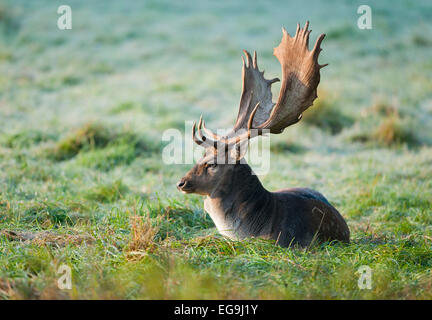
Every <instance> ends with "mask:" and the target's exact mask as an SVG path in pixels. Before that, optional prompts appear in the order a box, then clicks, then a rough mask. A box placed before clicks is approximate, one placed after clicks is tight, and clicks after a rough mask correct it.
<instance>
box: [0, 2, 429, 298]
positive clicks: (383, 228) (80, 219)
mask: <svg viewBox="0 0 432 320" xmlns="http://www.w3.org/2000/svg"><path fill="white" fill-rule="evenodd" d="M67 2H68V3H67V4H69V5H70V6H71V8H72V14H73V28H72V30H59V29H58V28H57V19H58V17H59V16H60V15H59V14H57V8H58V6H60V5H62V4H65V3H64V1H60V2H59V1H52V0H40V1H29V0H28V1H24V0H6V1H2V2H0V297H1V298H3V299H57V298H59V299H256V298H258V299H432V274H431V269H432V210H431V208H432V24H431V21H432V6H431V5H430V1H429V0H424V1H415V3H414V2H408V1H397V2H394V1H379V2H370V3H369V5H370V6H371V8H372V17H373V27H372V29H371V30H361V29H359V28H358V27H357V19H358V17H359V16H360V15H359V14H357V8H358V6H359V5H361V4H368V3H364V2H358V1H313V3H311V4H309V5H308V6H306V5H301V4H300V2H292V3H289V2H288V1H284V2H281V1H265V2H258V1H257V2H253V1H239V2H234V1H228V0H223V1H172V2H168V1H165V0H163V1H161V0H157V1H156V0H155V1H115V2H114V1H112V2H108V1H84V0H82V1H75V0H74V1H72V0H70V1H67ZM306 20H310V22H311V29H312V30H313V31H312V34H311V37H312V39H311V42H312V41H315V38H316V37H317V36H318V35H319V34H320V33H326V34H327V36H326V38H325V40H324V42H323V45H322V47H323V52H322V54H321V56H320V63H329V66H328V67H326V68H324V69H322V73H321V83H320V86H319V94H318V95H319V98H318V100H317V101H316V102H315V104H314V106H313V107H311V108H310V109H309V110H308V111H307V112H306V113H305V115H304V119H303V120H302V121H301V122H300V123H299V124H297V125H295V126H293V127H290V128H289V129H287V130H285V132H284V133H283V134H282V135H277V136H272V137H271V152H272V153H271V168H270V171H269V173H268V174H266V175H262V176H260V179H261V181H262V183H263V185H264V186H265V187H266V188H267V189H269V190H277V189H280V188H286V187H296V186H303V187H310V188H313V189H316V190H318V191H320V192H322V193H323V194H324V195H325V196H326V197H327V198H328V199H329V200H330V202H331V203H332V204H333V205H334V206H335V207H336V208H338V210H339V211H340V212H341V214H342V215H343V216H344V217H345V219H346V220H347V223H348V225H349V227H350V230H351V243H350V244H349V245H344V244H334V245H329V244H322V245H317V246H314V247H311V248H308V249H306V250H301V249H286V248H281V247H279V246H275V243H274V242H273V241H266V240H260V239H250V240H247V241H242V242H236V241H231V240H227V239H225V238H223V237H222V236H220V235H218V234H217V231H216V230H215V228H214V224H213V222H212V221H211V219H210V218H209V217H208V215H206V213H205V211H204V209H203V198H202V197H200V196H197V195H183V194H181V193H180V192H178V191H177V190H176V182H177V181H178V180H179V179H180V178H181V177H182V176H183V175H184V173H185V172H186V171H187V170H188V169H189V168H190V167H191V164H187V165H186V164H185V165H168V164H164V163H163V161H162V158H161V153H162V150H163V148H164V146H165V145H166V142H163V141H162V139H161V136H162V134H163V133H164V132H165V130H167V129H170V128H175V129H178V130H181V131H182V132H183V133H184V130H185V121H193V120H198V119H199V116H200V114H203V115H204V117H205V119H206V120H207V126H208V127H210V128H229V127H230V126H232V124H233V122H234V120H235V116H236V114H237V106H238V101H239V97H240V92H241V59H240V57H241V54H242V50H243V49H247V50H249V51H253V50H256V51H257V53H258V59H259V65H260V67H261V69H265V70H266V76H267V77H268V78H273V77H277V76H280V66H279V64H278V62H277V60H276V58H274V56H273V55H272V53H273V47H275V46H276V45H277V44H278V43H279V41H280V38H281V35H282V33H281V27H282V26H284V27H285V28H286V29H287V30H288V32H289V33H291V34H293V33H294V32H295V27H296V24H297V22H300V23H301V24H304V22H305V21H306ZM277 92H278V86H277V85H275V86H274V94H273V97H274V99H275V96H277ZM61 265H66V266H69V267H70V268H71V270H72V289H71V290H61V289H59V288H58V286H57V280H58V278H59V274H57V271H58V268H59V266H61ZM362 265H366V266H369V267H370V268H371V270H372V288H371V289H370V290H369V289H363V290H362V289H360V288H359V286H358V279H359V276H360V275H359V273H358V269H359V267H360V266H362Z"/></svg>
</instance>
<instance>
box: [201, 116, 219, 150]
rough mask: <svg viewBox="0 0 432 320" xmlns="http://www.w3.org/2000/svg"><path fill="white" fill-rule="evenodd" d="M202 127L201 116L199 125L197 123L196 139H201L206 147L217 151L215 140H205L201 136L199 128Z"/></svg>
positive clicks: (203, 136)
mask: <svg viewBox="0 0 432 320" xmlns="http://www.w3.org/2000/svg"><path fill="white" fill-rule="evenodd" d="M202 125H203V118H202V115H201V117H200V120H199V123H198V137H199V138H200V139H201V141H202V142H203V143H205V145H206V147H213V148H215V149H217V140H211V139H209V138H207V137H206V136H205V135H203V134H202V132H201V128H202Z"/></svg>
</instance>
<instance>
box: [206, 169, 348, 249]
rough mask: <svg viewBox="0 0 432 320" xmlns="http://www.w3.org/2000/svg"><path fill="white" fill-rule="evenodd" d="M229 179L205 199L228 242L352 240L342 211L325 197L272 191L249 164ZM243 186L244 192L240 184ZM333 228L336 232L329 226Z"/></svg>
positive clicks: (303, 191) (305, 192) (310, 192)
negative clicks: (267, 188) (251, 240)
mask: <svg viewBox="0 0 432 320" xmlns="http://www.w3.org/2000/svg"><path fill="white" fill-rule="evenodd" d="M232 166H233V168H232V171H233V172H232V174H231V177H228V179H230V181H224V183H222V184H219V186H218V187H216V188H215V190H214V191H213V192H212V193H211V194H210V195H208V196H207V197H206V199H205V201H204V208H205V210H206V211H207V213H208V214H209V215H210V217H211V218H212V220H213V221H214V223H215V225H216V227H217V229H218V231H219V232H220V233H221V234H222V235H224V236H227V237H228V238H231V239H234V240H241V239H244V238H250V237H260V238H264V239H273V240H276V241H277V242H278V244H280V245H281V246H284V247H287V246H289V245H291V244H293V245H295V244H297V245H300V246H308V245H309V244H310V243H311V242H312V241H313V239H314V237H315V238H316V240H317V241H327V240H340V241H349V229H348V226H347V225H346V223H345V221H344V220H343V218H342V216H341V215H340V214H339V212H338V211H337V210H336V209H335V208H334V207H333V206H332V205H331V204H330V203H329V202H328V201H327V199H325V198H324V196H323V195H321V194H320V193H318V192H316V191H313V190H310V189H304V188H293V189H285V190H280V191H278V192H269V191H267V190H266V189H265V188H264V187H263V186H262V184H261V182H260V181H259V179H258V177H257V176H255V175H253V174H251V169H250V167H249V165H247V164H236V165H232ZM240 183H242V188H238V187H237V186H238V185H239V184H240ZM328 225H330V226H332V228H327V226H328Z"/></svg>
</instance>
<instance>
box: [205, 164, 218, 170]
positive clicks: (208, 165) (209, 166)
mask: <svg viewBox="0 0 432 320" xmlns="http://www.w3.org/2000/svg"><path fill="white" fill-rule="evenodd" d="M216 166H217V164H216V163H206V164H205V167H206V168H207V169H208V168H215V167H216Z"/></svg>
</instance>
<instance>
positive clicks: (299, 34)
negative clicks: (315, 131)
mask: <svg viewBox="0 0 432 320" xmlns="http://www.w3.org/2000/svg"><path fill="white" fill-rule="evenodd" d="M308 26H309V22H306V24H305V27H304V28H300V26H299V25H297V31H296V34H295V36H294V37H291V36H290V35H289V34H288V33H287V31H286V30H285V29H282V32H283V36H282V40H281V43H280V44H279V45H278V46H277V47H276V48H275V49H274V55H275V56H276V58H277V59H278V60H279V62H280V64H281V68H282V83H281V88H280V92H279V97H278V100H277V102H276V103H273V101H272V93H271V85H272V84H273V83H274V82H277V81H280V80H279V79H278V78H275V79H271V80H267V79H265V78H264V72H261V71H260V70H259V69H258V63H257V55H256V52H254V55H253V57H252V56H251V55H250V54H249V52H247V51H244V53H245V57H243V56H242V60H243V69H242V78H243V89H242V94H241V99H240V106H239V112H238V116H237V120H236V122H235V125H234V127H233V128H232V129H231V130H230V132H229V133H228V134H227V135H224V136H219V135H217V134H215V133H214V132H212V131H211V130H209V129H207V128H206V126H205V122H204V121H203V119H202V117H201V119H200V121H199V123H198V127H197V126H196V123H194V125H193V128H192V137H193V140H194V142H195V143H196V144H198V145H200V146H202V147H204V148H205V154H204V156H203V157H202V158H201V159H200V160H199V161H198V163H197V164H196V165H195V166H194V167H193V168H192V169H191V170H190V171H189V172H188V173H187V174H186V175H185V176H184V177H183V178H182V179H181V180H180V181H179V183H178V184H177V188H178V189H179V190H181V191H183V192H185V193H197V194H201V195H210V194H211V193H212V191H213V190H214V189H215V188H218V186H220V185H224V184H227V183H229V181H230V179H231V176H232V173H233V170H235V168H236V167H237V166H240V165H241V164H240V162H241V160H242V158H243V156H244V154H245V151H246V149H247V145H248V142H249V140H250V139H251V138H253V137H256V136H259V135H262V134H265V133H267V132H270V133H272V134H279V133H282V132H283V130H284V129H285V128H286V127H288V126H291V125H293V124H295V123H297V122H298V121H300V119H301V116H302V113H303V112H304V111H305V110H306V109H307V108H309V107H310V106H311V105H312V104H313V101H314V100H315V99H316V98H317V86H318V83H319V81H320V69H321V68H323V67H325V66H326V65H320V64H318V55H319V53H320V52H321V50H322V49H321V48H320V45H321V42H322V40H323V39H324V36H325V35H324V34H322V35H320V36H319V37H318V39H317V40H316V43H315V45H314V47H313V49H312V50H309V35H310V32H311V31H310V30H308ZM202 131H204V133H205V134H203V132H202Z"/></svg>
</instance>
